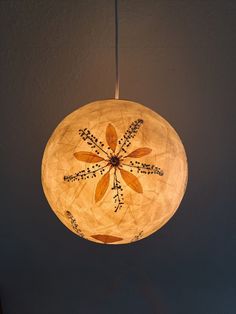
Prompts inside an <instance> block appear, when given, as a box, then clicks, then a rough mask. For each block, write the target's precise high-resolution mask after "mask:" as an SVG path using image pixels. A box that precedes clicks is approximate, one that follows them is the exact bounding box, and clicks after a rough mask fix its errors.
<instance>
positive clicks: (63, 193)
mask: <svg viewBox="0 0 236 314" xmlns="http://www.w3.org/2000/svg"><path fill="white" fill-rule="evenodd" d="M138 120H140V121H143V122H142V125H141V126H140V127H139V128H138V130H137V133H136V134H135V136H134V137H133V138H131V140H130V145H129V146H128V147H127V148H126V149H127V153H124V152H123V154H122V155H123V156H125V155H126V156H127V155H131V156H130V157H129V156H127V157H126V158H125V159H124V162H125V163H126V164H130V161H132V162H134V165H136V163H135V162H139V163H140V164H145V165H155V166H156V167H159V168H160V169H161V170H162V171H163V174H162V175H158V174H147V171H146V170H145V171H146V173H142V169H140V171H139V173H138V171H137V170H138V169H137V168H132V167H129V166H123V165H122V162H120V165H119V168H120V170H119V169H118V167H110V166H107V167H105V166H106V165H107V164H108V163H109V161H108V158H107V156H106V154H105V153H103V152H102V151H99V149H97V147H95V148H92V147H91V146H92V145H88V143H87V142H86V141H84V140H83V139H82V137H81V135H80V133H79V130H84V129H85V128H86V129H87V130H89V131H90V132H91V134H93V135H94V136H95V137H96V138H97V139H98V140H99V141H101V142H102V143H103V144H104V146H103V149H104V151H105V152H108V154H109V156H110V155H111V154H113V155H115V154H116V153H117V152H118V151H119V148H120V146H121V144H119V143H118V140H119V139H122V137H123V135H124V134H125V132H126V131H127V129H128V128H129V126H130V125H131V124H132V123H133V122H134V121H138ZM107 130H108V131H107ZM107 132H110V133H109V134H110V135H109V134H107ZM114 132H116V135H117V138H118V139H117V143H115V144H114V141H116V135H115V133H114ZM107 142H109V143H110V146H111V148H110V149H108V143H107ZM140 148H145V149H144V150H142V151H140V150H138V149H140ZM114 150H115V152H114ZM136 150H138V151H136ZM96 151H97V152H98V151H99V156H100V159H101V157H102V158H104V160H101V161H99V158H97V159H96V158H95V160H96V163H95V162H94V163H93V160H91V157H90V159H88V161H89V162H86V159H85V161H84V160H78V159H77V158H76V153H77V157H78V158H80V159H81V153H80V152H90V153H93V154H95V155H97V153H96ZM135 151H136V152H135ZM78 152H79V153H78ZM132 152H133V153H132ZM135 154H136V155H135ZM86 156H87V155H86ZM133 156H138V157H133ZM83 158H84V155H83V156H82V159H83ZM91 161H92V162H91ZM96 164H98V165H101V166H102V167H105V168H104V172H103V173H102V174H100V172H97V173H96V174H97V175H96V177H93V178H88V179H83V180H79V181H78V180H74V181H73V180H72V181H67V180H65V179H64V177H65V176H70V175H73V174H76V173H78V172H81V171H83V170H84V171H88V170H87V169H91V171H92V169H94V168H92V166H94V167H95V168H96V166H95V165H96ZM140 164H138V165H140ZM115 169H116V170H117V171H116V175H117V179H118V180H119V182H120V185H121V186H122V188H123V191H122V193H123V202H124V204H123V205H122V207H121V208H119V209H118V210H117V211H115V205H116V204H115V203H114V195H115V192H114V190H112V186H113V179H114V172H115ZM108 170H109V173H110V178H109V184H108V182H107V181H108V175H107V177H106V178H104V180H103V181H104V182H102V183H100V186H102V188H106V191H105V193H103V192H102V197H101V195H100V196H99V197H98V198H97V199H96V197H95V193H96V189H98V188H97V186H98V183H99V181H100V180H101V178H102V176H104V175H105V174H106V173H107V172H108ZM130 170H132V172H131V171H130ZM122 171H129V172H130V173H131V174H132V175H133V176H135V177H136V178H137V181H138V183H137V182H135V180H134V181H132V182H133V183H131V184H127V178H126V180H124V179H125V178H123V175H122ZM128 179H130V178H128ZM131 179H132V177H131ZM128 183H129V182H128ZM186 183H187V160H186V154H185V151H184V147H183V145H182V143H181V140H180V138H179V137H178V135H177V133H176V132H175V130H174V129H173V128H172V127H171V126H170V124H169V123H168V122H167V121H166V120H164V119H163V118H162V117H161V116H160V115H158V114H157V113H155V112H153V111H152V110H150V109H148V108H147V107H144V106H143V105H140V104H138V103H134V102H131V101H125V100H104V101H96V102H93V103H90V104H88V105H85V106H83V107H81V108H79V109H78V110H76V111H74V112H73V113H71V114H70V115H68V116H67V117H66V118H65V119H64V120H63V121H62V122H61V123H60V124H59V125H58V126H57V128H56V129H55V131H54V132H53V134H52V136H51V137H50V139H49V141H48V143H47V146H46V149H45V152H44V156H43V161H42V184H43V188H44V192H45V195H46V197H47V199H48V202H49V204H50V206H51V208H52V209H53V211H54V212H55V214H56V215H57V217H58V218H59V219H60V220H61V221H62V222H63V224H65V225H66V227H67V228H69V229H70V230H71V231H73V232H74V233H76V234H77V235H79V236H82V237H84V238H86V239H88V240H91V241H95V242H98V243H112V244H122V243H129V242H132V241H136V240H140V239H142V238H144V237H147V236H148V235H150V234H152V233H153V232H155V231H157V230H158V229H159V228H161V227H162V226H163V225H164V224H165V223H166V222H167V221H168V220H169V219H170V218H171V217H172V215H173V214H174V213H175V211H176V210H177V208H178V206H179V204H180V202H181V200H182V197H183V195H184V192H185V189H186ZM135 184H136V185H135ZM138 184H140V185H141V187H140V186H139V185H138ZM132 185H133V186H132ZM103 194H104V195H103Z"/></svg>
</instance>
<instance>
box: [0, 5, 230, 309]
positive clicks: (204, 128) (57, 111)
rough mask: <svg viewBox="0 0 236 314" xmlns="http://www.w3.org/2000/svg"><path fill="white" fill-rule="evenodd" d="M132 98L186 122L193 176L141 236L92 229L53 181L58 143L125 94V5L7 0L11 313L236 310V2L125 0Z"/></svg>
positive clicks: (4, 124)
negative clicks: (161, 220)
mask: <svg viewBox="0 0 236 314" xmlns="http://www.w3.org/2000/svg"><path fill="white" fill-rule="evenodd" d="M119 9H120V75H121V86H120V97H121V98H123V99H130V100H134V101H138V102H140V103H143V104H145V105H146V106H148V107H150V108H151V109H153V110H155V111H157V112H158V113H159V114H161V115H162V116H163V117H165V118H166V119H167V120H168V121H169V122H170V123H171V124H172V125H173V126H174V128H175V129H176V130H177V132H178V133H179V135H180V137H181V139H182V141H183V143H184V145H185V148H186V153H187V156H188V162H189V182H188V187H187V191H186V195H185V197H184V199H183V202H182V203H181V206H180V208H179V210H178V211H177V213H176V214H175V216H174V217H173V218H172V219H171V220H170V221H169V222H168V223H167V224H166V225H165V226H164V227H163V228H162V229H161V230H159V231H158V232H157V233H155V234H153V235H152V236H150V237H148V238H146V239H144V240H142V241H138V242H136V243H133V244H131V245H121V246H112V245H98V244H95V243H92V242H88V241H86V240H83V239H81V238H79V237H77V236H75V235H74V234H73V233H71V232H70V231H69V230H67V229H66V228H65V227H64V225H62V224H61V223H60V221H59V220H58V219H57V218H56V216H55V215H54V213H53V212H52V210H51V209H50V207H49V205H48V203H47V200H46V199H45V196H44V194H43V191H42V187H41V179H40V175H41V174H40V167H41V159H42V154H43V151H44V148H45V145H46V142H47V140H48V138H49V136H50V135H51V133H52V131H53V130H54V128H55V127H56V125H57V124H58V123H59V122H60V121H61V120H62V119H63V118H64V117H65V116H66V115H67V114H69V113H70V112H72V111H73V110H75V109H76V108H78V107H80V106H81V105H83V104H86V103H88V102H90V101H92V100H97V99H107V98H113V97H114V77H115V71H114V70H115V67H114V3H113V1H110V0H96V1H95V0H86V1H73V0H70V1H56V0H50V1H25V0H24V1H12V0H11V1H10V0H9V1H1V2H0V14H1V28H0V32H1V52H0V53H1V115H0V116H1V164H2V166H1V169H0V171H1V189H2V196H1V199H2V200H1V222H0V224H1V225H0V243H1V258H0V292H1V302H2V307H3V313H4V314H5V313H6V314H15V313H17V314H39V313H40V314H42V313H43V314H54V313H57V314H62V313H70V314H74V313H76V314H77V313H83V314H86V313H95V314H100V313H101V314H110V313H112V314H116V313H127V314H129V313H138V314H139V313H145V314H149V313H150V314H153V313H155V314H156V313H158V314H159V313H160V314H165V313H166V314H185V313H186V314H189V313H191V314H199V313H201V314H225V313H227V314H233V313H235V312H236V298H235V264H236V255H235V244H236V235H235V226H236V215H235V209H236V208H235V207H236V206H235V177H234V171H235V133H236V127H235V115H236V109H235V107H236V106H235V70H236V69H235V55H236V51H235V50H236V49H235V48H236V38H235V34H236V19H235V13H236V4H235V1H224V2H223V1H207V0H206V1H187V0H179V1H169V0H165V1H154V0H148V1H144V0H143V1H141V0H140V1H139V0H129V1H128V0H120V2H119Z"/></svg>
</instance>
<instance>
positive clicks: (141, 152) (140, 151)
mask: <svg viewBox="0 0 236 314" xmlns="http://www.w3.org/2000/svg"><path fill="white" fill-rule="evenodd" d="M151 151H152V150H151V148H148V147H142V148H138V149H136V150H134V151H133V152H131V153H130V154H129V155H127V156H126V157H134V158H139V157H143V156H145V155H148V154H150V153H151Z"/></svg>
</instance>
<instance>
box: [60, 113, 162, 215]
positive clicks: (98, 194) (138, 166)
mask: <svg viewBox="0 0 236 314" xmlns="http://www.w3.org/2000/svg"><path fill="white" fill-rule="evenodd" d="M143 123H144V121H143V120H142V119H138V120H135V121H134V122H132V123H131V124H130V126H129V127H128V129H127V131H126V132H125V134H124V135H123V137H122V138H121V139H119V140H118V136H117V133H116V129H115V127H114V126H113V125H112V124H111V123H109V124H108V125H107V128H106V141H107V144H108V147H107V148H105V145H104V143H103V142H101V141H99V140H98V138H96V137H95V136H94V135H93V134H92V133H91V132H90V131H89V130H88V129H87V128H85V129H80V130H79V135H80V136H81V138H82V139H83V140H84V141H85V142H86V143H87V144H88V145H89V146H90V147H91V149H94V152H88V151H78V152H75V153H74V157H75V158H76V159H77V160H79V161H83V162H87V163H92V164H94V165H93V166H92V167H90V168H86V169H85V170H81V171H79V172H77V173H75V174H73V175H68V176H64V181H66V182H74V181H76V180H86V179H90V178H95V177H97V175H102V176H101V178H100V180H99V181H98V183H97V186H96V190H95V202H99V201H101V200H102V199H103V197H104V195H105V193H106V191H107V189H108V187H109V185H110V180H111V173H112V185H111V189H112V190H113V191H114V196H113V199H114V205H115V212H117V211H118V210H119V209H120V208H121V207H122V205H123V204H124V195H123V187H122V182H121V181H120V177H119V176H118V172H119V174H120V176H121V178H122V179H123V181H124V182H125V183H126V184H127V185H128V186H129V187H130V188H131V189H132V190H134V191H135V192H136V193H143V187H142V185H141V183H140V181H139V179H138V178H137V177H136V176H135V175H134V174H133V172H136V173H142V174H147V175H150V174H157V175H159V176H163V174H164V172H163V170H161V169H160V168H159V167H158V166H156V165H152V164H147V163H144V162H139V161H134V160H132V159H131V158H135V159H136V158H142V157H143V156H146V155H148V154H150V153H151V151H152V149H151V148H148V147H140V148H137V149H135V150H133V151H132V152H130V153H128V150H129V147H130V145H131V142H132V139H133V138H134V137H135V136H136V134H137V133H138V130H139V128H140V127H141V126H142V124H143Z"/></svg>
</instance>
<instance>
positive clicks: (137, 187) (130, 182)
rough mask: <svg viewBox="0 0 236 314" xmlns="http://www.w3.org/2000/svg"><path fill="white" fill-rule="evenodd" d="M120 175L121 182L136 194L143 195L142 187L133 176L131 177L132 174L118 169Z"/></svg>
mask: <svg viewBox="0 0 236 314" xmlns="http://www.w3.org/2000/svg"><path fill="white" fill-rule="evenodd" d="M120 173H121V176H122V178H123V180H124V181H125V183H126V184H127V185H128V186H129V187H130V188H131V189H133V190H134V191H135V192H137V193H143V188H142V185H141V183H140V182H139V180H138V178H137V177H136V176H135V175H133V174H132V173H130V172H128V171H126V170H124V169H120Z"/></svg>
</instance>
